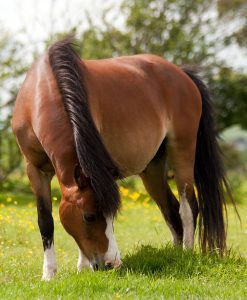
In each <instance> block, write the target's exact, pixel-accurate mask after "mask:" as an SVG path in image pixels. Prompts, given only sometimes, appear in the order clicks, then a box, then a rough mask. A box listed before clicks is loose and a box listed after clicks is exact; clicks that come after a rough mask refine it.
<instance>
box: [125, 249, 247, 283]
mask: <svg viewBox="0 0 247 300" xmlns="http://www.w3.org/2000/svg"><path fill="white" fill-rule="evenodd" d="M123 263H124V265H123V268H122V269H121V270H120V274H122V275H125V274H126V273H128V272H131V273H135V274H139V275H142V274H143V275H148V276H152V277H164V276H165V277H174V278H176V279H178V278H180V279H183V278H188V277H196V276H214V277H215V276H217V274H218V275H219V276H221V275H222V270H223V271H224V273H225V274H229V276H231V275H233V273H239V272H244V270H246V266H247V263H246V260H245V259H243V258H241V257H238V256H236V255H234V254H230V253H229V254H227V255H226V257H225V258H223V259H222V258H219V257H217V256H216V255H212V254H211V255H209V254H208V255H203V254H200V253H192V251H184V250H182V249H180V248H174V247H172V246H171V245H170V244H168V245H166V246H165V247H163V248H154V247H152V246H150V245H146V246H141V247H138V248H137V249H136V251H135V252H134V253H132V254H128V255H126V257H125V258H124V260H123Z"/></svg>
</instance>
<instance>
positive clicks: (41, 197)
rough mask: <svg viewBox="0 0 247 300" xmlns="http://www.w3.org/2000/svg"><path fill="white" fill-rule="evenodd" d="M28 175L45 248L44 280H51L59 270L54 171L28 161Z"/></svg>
mask: <svg viewBox="0 0 247 300" xmlns="http://www.w3.org/2000/svg"><path fill="white" fill-rule="evenodd" d="M27 175H28V177H29V180H30V183H31V186H32V189H33V192H34V194H35V196H36V199H37V211H38V225H39V229H40V233H41V237H42V242H43V248H44V264H43V276H42V280H45V281H48V280H50V279H51V278H52V277H53V276H54V275H55V274H56V271H57V264H56V258H55V251H54V239H53V236H54V222H53V217H52V203H51V188H50V183H51V179H52V176H53V173H49V172H47V173H44V172H42V171H41V170H39V169H38V168H36V167H35V166H34V165H33V164H32V163H31V162H27Z"/></svg>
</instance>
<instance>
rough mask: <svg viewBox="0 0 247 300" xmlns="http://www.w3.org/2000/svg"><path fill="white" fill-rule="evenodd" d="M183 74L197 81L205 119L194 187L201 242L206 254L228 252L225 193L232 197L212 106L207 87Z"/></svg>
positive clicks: (199, 137) (200, 131) (189, 72)
mask: <svg viewBox="0 0 247 300" xmlns="http://www.w3.org/2000/svg"><path fill="white" fill-rule="evenodd" d="M183 71H184V72H185V73H186V74H187V75H188V76H189V77H190V78H191V79H192V80H193V81H194V83H195V84H196V86H197V87H198V89H199V91H200V94H201V98H202V116H201V120H200V125H199V129H198V135H197V146H196V158H195V170H194V173H195V184H196V188H197V192H198V202H199V212H200V217H199V241H200V245H201V248H202V250H203V251H206V250H207V249H209V250H215V249H217V250H218V251H219V252H220V253H223V252H224V250H225V249H226V225H225V220H224V212H226V206H225V192H226V193H227V194H228V196H229V197H230V199H231V201H232V202H233V203H234V200H233V198H232V195H231V192H230V188H229V185H228V183H227V180H226V177H225V172H224V168H223V164H222V159H221V153H220V149H219V145H218V142H217V132H216V128H215V122H214V115H213V109H212V103H211V99H210V94H209V91H208V88H207V86H206V85H205V83H204V82H203V81H202V80H201V78H200V77H199V76H198V75H197V73H196V72H195V71H194V70H192V69H190V68H189V67H188V68H187V67H185V68H183Z"/></svg>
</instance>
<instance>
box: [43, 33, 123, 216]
mask: <svg viewBox="0 0 247 300" xmlns="http://www.w3.org/2000/svg"><path fill="white" fill-rule="evenodd" d="M73 46H75V45H74V43H73V38H72V37H67V38H65V39H64V40H62V41H59V42H56V43H55V44H53V45H52V46H51V47H50V48H49V50H48V55H49V62H50V65H51V68H52V70H53V73H54V75H55V78H56V80H57V83H58V87H59V90H60V92H61V95H62V99H63V102H64V105H65V108H66V111H67V113H68V115H69V118H70V121H71V124H72V129H73V135H74V140H75V147H76V153H77V157H78V160H79V163H80V166H81V168H82V171H83V173H84V174H85V176H87V177H89V178H90V181H91V186H92V189H93V192H94V197H95V201H96V203H97V207H98V210H99V211H100V212H102V213H103V214H104V215H106V216H109V215H115V214H116V212H117V211H118V209H119V206H120V196H119V191H118V186H117V184H116V182H115V177H119V175H120V174H119V171H118V168H117V167H116V165H115V164H114V162H113V160H112V158H111V157H110V155H109V153H108V152H107V150H106V148H105V146H104V144H103V142H102V139H101V137H100V135H99V132H98V131H97V129H96V127H95V124H94V121H93V119H92V116H91V113H90V109H89V105H88V93H87V88H86V85H85V81H84V74H85V66H84V64H83V62H82V61H81V59H80V57H79V56H78V55H77V54H76V52H75V50H74V48H73Z"/></svg>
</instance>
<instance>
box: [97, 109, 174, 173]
mask: <svg viewBox="0 0 247 300" xmlns="http://www.w3.org/2000/svg"><path fill="white" fill-rule="evenodd" d="M137 111H138V112H139V114H140V115H138V116H137V115H136V113H134V112H133V109H132V110H127V111H126V112H125V113H124V114H122V115H121V113H119V114H117V113H116V114H114V117H113V119H114V120H115V121H117V120H118V122H114V120H111V119H110V117H108V121H109V126H104V129H105V130H102V132H101V136H102V138H103V142H104V144H105V146H106V148H107V150H108V151H109V153H110V155H111V157H112V158H113V160H114V161H115V162H116V164H117V166H118V167H119V169H120V172H121V174H122V175H123V176H125V177H127V176H130V175H135V174H140V173H141V172H142V171H143V170H145V168H146V166H147V165H148V163H149V162H150V161H151V160H152V159H153V157H154V156H155V154H156V152H157V151H158V149H159V147H160V144H161V143H162V141H163V140H164V138H165V136H166V133H167V128H168V121H167V118H166V117H165V115H164V114H162V112H160V113H159V114H156V113H151V112H150V111H146V112H144V111H143V110H141V106H140V107H139V110H137ZM115 118H116V119H115ZM124 120H125V121H124ZM127 120H128V121H127ZM114 124H115V125H114Z"/></svg>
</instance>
